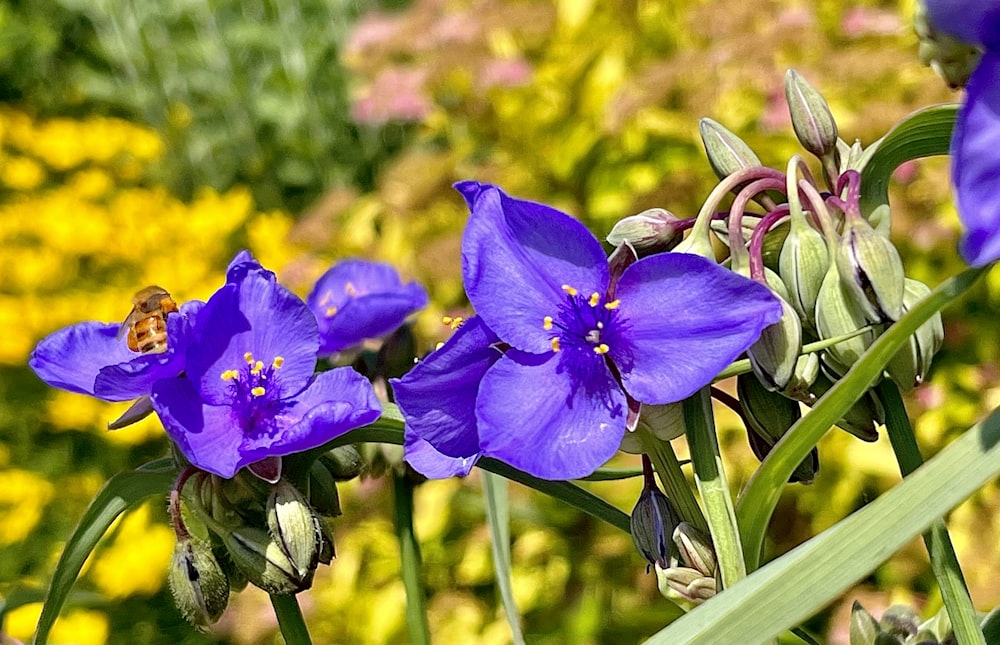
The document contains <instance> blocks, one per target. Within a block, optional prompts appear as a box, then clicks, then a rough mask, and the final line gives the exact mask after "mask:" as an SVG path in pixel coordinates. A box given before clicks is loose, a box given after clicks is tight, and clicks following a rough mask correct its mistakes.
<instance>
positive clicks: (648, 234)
mask: <svg viewBox="0 0 1000 645" xmlns="http://www.w3.org/2000/svg"><path fill="white" fill-rule="evenodd" d="M679 223H680V220H679V219H678V218H677V216H676V215H674V214H673V213H671V212H669V211H665V210H663V209H662V208H650V209H649V210H644V211H642V212H641V213H639V214H637V215H629V216H628V217H626V218H624V219H620V220H618V222H617V223H616V224H615V225H614V227H613V228H612V229H611V232H610V233H608V237H607V240H608V244H610V245H611V246H614V247H617V246H619V245H620V244H623V243H627V244H629V245H631V246H632V248H633V249H635V251H636V253H638V254H639V255H640V256H644V255H650V254H653V253H660V252H662V251H669V250H670V249H672V248H673V247H674V246H676V245H677V243H678V242H680V241H681V235H680V232H681V229H680V226H679Z"/></svg>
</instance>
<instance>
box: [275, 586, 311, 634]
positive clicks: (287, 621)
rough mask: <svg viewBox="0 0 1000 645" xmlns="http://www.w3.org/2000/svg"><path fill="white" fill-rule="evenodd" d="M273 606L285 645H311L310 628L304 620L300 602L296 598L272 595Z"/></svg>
mask: <svg viewBox="0 0 1000 645" xmlns="http://www.w3.org/2000/svg"><path fill="white" fill-rule="evenodd" d="M271 606H272V607H274V615H275V616H277V617H278V629H279V630H280V631H281V636H282V638H284V639H285V645H311V644H312V639H311V638H309V628H308V627H306V621H305V619H303V618H302V610H301V609H299V601H298V600H297V599H296V597H295V596H291V595H278V594H271Z"/></svg>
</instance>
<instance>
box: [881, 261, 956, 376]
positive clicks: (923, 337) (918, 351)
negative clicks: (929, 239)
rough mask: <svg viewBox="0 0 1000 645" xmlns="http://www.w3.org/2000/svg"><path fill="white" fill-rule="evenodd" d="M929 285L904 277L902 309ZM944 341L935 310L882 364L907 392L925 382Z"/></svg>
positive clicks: (919, 297)
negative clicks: (907, 341)
mask: <svg viewBox="0 0 1000 645" xmlns="http://www.w3.org/2000/svg"><path fill="white" fill-rule="evenodd" d="M930 292H931V290H930V288H929V287H928V286H927V285H925V284H924V283H923V282H919V281H917V280H911V279H910V278H907V279H906V289H905V291H904V292H903V311H904V312H907V311H909V310H910V309H911V308H912V307H913V306H914V305H916V304H917V303H918V302H920V301H921V300H923V299H924V298H926V297H927V296H928V295H930ZM943 341H944V325H943V323H942V322H941V313H940V312H935V314H934V315H933V316H931V318H930V319H929V320H928V321H927V322H925V323H924V324H923V325H921V326H920V327H919V328H918V329H917V331H916V333H914V334H913V335H912V336H910V341H909V343H908V344H907V345H906V346H904V347H903V348H902V349H901V350H899V352H898V353H897V354H896V355H895V356H893V357H892V360H890V361H889V364H888V365H886V366H885V371H886V372H888V374H889V378H891V379H892V380H893V381H894V382H895V383H896V385H898V386H899V387H900V388H902V389H903V391H905V392H909V391H910V390H912V389H913V388H914V387H916V386H918V385H920V384H921V383H923V382H924V378H925V377H926V376H927V372H928V370H930V368H931V361H932V360H933V359H934V355H935V354H937V351H938V350H939V349H941V343H942V342H943Z"/></svg>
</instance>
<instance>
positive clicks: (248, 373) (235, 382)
mask: <svg viewBox="0 0 1000 645" xmlns="http://www.w3.org/2000/svg"><path fill="white" fill-rule="evenodd" d="M243 360H244V361H245V363H244V364H243V365H240V366H238V367H237V368H236V369H229V370H225V371H224V372H222V374H221V377H222V380H223V381H229V382H231V384H232V390H233V398H234V400H235V401H236V402H243V403H252V402H254V401H255V400H257V399H260V398H261V397H266V396H267V394H268V393H269V392H270V393H271V394H272V396H271V397H267V398H268V399H271V398H273V395H276V394H277V383H275V382H274V378H273V377H274V373H275V372H276V371H277V370H279V369H281V366H282V365H284V364H285V359H284V358H282V357H281V356H275V357H274V359H273V360H272V361H271V364H270V365H265V364H264V361H259V360H257V359H255V358H254V356H253V354H251V353H250V352H247V353H245V354H243Z"/></svg>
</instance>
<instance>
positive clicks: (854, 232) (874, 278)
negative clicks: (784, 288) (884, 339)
mask: <svg viewBox="0 0 1000 645" xmlns="http://www.w3.org/2000/svg"><path fill="white" fill-rule="evenodd" d="M844 227H845V228H844V234H843V236H841V238H840V244H839V245H838V246H837V255H836V262H837V271H838V272H839V273H840V280H841V282H842V283H843V285H844V289H845V290H846V292H847V293H848V295H849V296H850V298H851V299H852V300H853V301H854V302H855V304H856V305H857V306H858V308H860V310H861V311H862V312H863V313H864V315H865V317H866V318H867V319H868V320H869V321H871V322H873V323H881V322H886V321H896V320H899V318H900V317H901V316H902V315H903V287H904V278H903V261H902V260H900V258H899V252H898V251H896V247H895V246H894V245H893V244H892V242H890V241H889V238H887V237H885V236H884V235H882V234H880V233H878V232H876V231H875V229H874V228H872V225H871V224H869V223H868V222H867V221H865V220H864V219H863V218H861V217H848V218H847V222H846V223H845V224H844Z"/></svg>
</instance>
